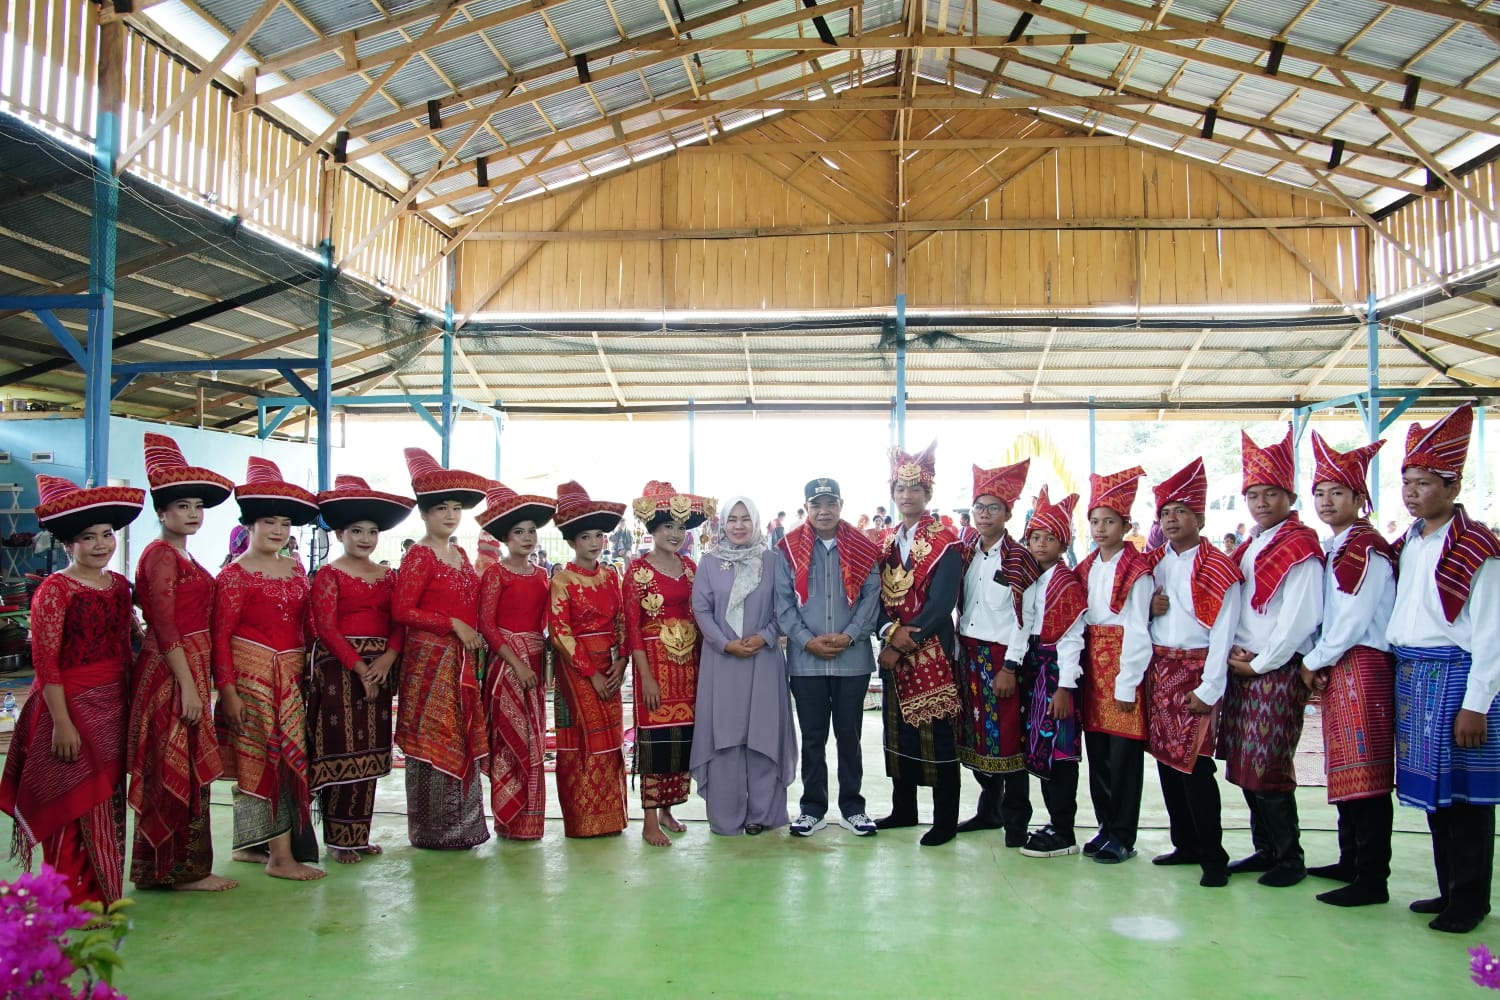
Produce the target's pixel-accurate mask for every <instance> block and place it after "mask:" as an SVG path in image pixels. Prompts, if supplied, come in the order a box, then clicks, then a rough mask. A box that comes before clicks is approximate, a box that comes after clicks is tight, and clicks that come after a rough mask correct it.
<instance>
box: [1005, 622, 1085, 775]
mask: <svg viewBox="0 0 1500 1000" xmlns="http://www.w3.org/2000/svg"><path fill="white" fill-rule="evenodd" d="M1058 680H1059V677H1058V668H1057V647H1056V646H1052V645H1044V644H1043V643H1041V642H1039V641H1037V640H1036V639H1033V640H1032V641H1031V643H1030V646H1029V648H1028V649H1027V651H1026V659H1024V660H1022V661H1021V676H1020V682H1021V714H1022V717H1023V719H1024V720H1025V722H1026V751H1025V753H1026V770H1028V771H1030V772H1031V773H1032V774H1034V775H1036V776H1037V777H1038V778H1050V777H1052V765H1053V764H1055V763H1057V762H1058V761H1067V760H1077V759H1078V758H1079V757H1080V756H1081V752H1080V748H1081V742H1080V739H1079V737H1080V736H1081V735H1082V728H1083V727H1082V721H1083V720H1082V717H1081V713H1080V711H1079V704H1078V699H1077V698H1076V697H1075V698H1074V699H1073V711H1072V714H1070V715H1068V716H1067V717H1066V718H1062V719H1054V718H1053V717H1052V696H1053V695H1055V694H1056V693H1057V688H1058Z"/></svg>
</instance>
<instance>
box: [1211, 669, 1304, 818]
mask: <svg viewBox="0 0 1500 1000" xmlns="http://www.w3.org/2000/svg"><path fill="white" fill-rule="evenodd" d="M1301 665H1302V657H1300V656H1294V657H1292V659H1291V660H1290V661H1289V662H1287V663H1285V664H1283V665H1282V666H1280V667H1278V668H1277V669H1275V670H1272V671H1271V672H1270V673H1266V674H1258V675H1256V676H1254V677H1238V676H1236V675H1234V674H1230V675H1229V686H1228V688H1227V689H1226V690H1225V692H1224V709H1223V712H1222V713H1221V714H1220V716H1219V745H1218V756H1219V759H1220V760H1222V761H1224V776H1225V777H1226V778H1228V779H1229V782H1230V784H1234V785H1238V786H1240V787H1241V788H1243V789H1244V790H1245V791H1247V792H1293V791H1296V790H1297V769H1296V766H1295V764H1294V761H1295V758H1296V755H1297V743H1298V741H1300V740H1301V739H1302V723H1303V720H1304V719H1305V716H1304V715H1303V710H1304V709H1306V708H1307V688H1306V686H1305V685H1303V683H1302V677H1301V675H1300V674H1299V673H1298V672H1297V668H1298V667H1299V666H1301Z"/></svg>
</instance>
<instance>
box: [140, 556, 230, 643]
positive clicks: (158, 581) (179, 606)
mask: <svg viewBox="0 0 1500 1000" xmlns="http://www.w3.org/2000/svg"><path fill="white" fill-rule="evenodd" d="M135 603H136V604H138V605H140V608H141V612H142V614H144V615H145V616H146V627H147V628H149V629H150V630H151V635H152V637H153V638H155V640H156V648H157V650H158V651H159V652H160V653H161V655H163V656H166V655H167V654H168V653H169V652H171V651H172V650H174V649H177V648H178V647H179V646H181V645H182V637H183V636H185V635H192V634H193V633H194V632H207V631H208V619H209V615H210V614H211V613H212V611H213V606H214V577H213V574H212V573H210V572H209V571H208V570H206V569H204V568H203V567H202V566H201V565H199V564H198V561H197V560H196V559H194V558H193V557H192V556H190V555H188V554H187V553H186V552H183V551H182V550H181V549H178V548H175V547H173V546H172V545H169V544H168V543H167V542H164V541H162V540H161V539H160V538H158V539H156V541H154V542H152V543H151V544H150V545H147V546H146V550H145V551H144V552H142V553H141V561H140V563H138V564H137V565H136V568H135Z"/></svg>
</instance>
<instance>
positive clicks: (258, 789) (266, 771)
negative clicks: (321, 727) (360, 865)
mask: <svg viewBox="0 0 1500 1000" xmlns="http://www.w3.org/2000/svg"><path fill="white" fill-rule="evenodd" d="M230 645H231V650H232V655H233V657H234V667H235V687H236V689H238V691H239V694H240V699H241V700H242V701H243V702H244V703H245V725H244V728H243V729H242V731H241V732H240V733H238V734H236V735H233V736H231V737H230V739H231V747H232V750H233V753H234V756H235V764H236V767H235V774H236V780H237V781H238V784H239V788H240V791H242V792H244V793H245V794H246V795H252V796H254V797H255V798H257V799H261V800H263V801H266V802H269V803H271V811H272V814H273V815H274V814H275V813H276V811H277V810H278V809H279V808H280V807H281V803H283V802H290V803H291V805H292V807H293V808H294V809H296V810H297V813H298V818H299V819H300V820H301V821H302V822H303V823H305V822H306V821H307V819H308V817H309V815H310V813H309V809H308V805H309V802H308V789H307V710H306V707H305V705H304V703H303V700H302V687H301V683H302V673H303V671H304V670H305V669H306V666H307V654H306V653H305V652H304V651H302V650H300V649H286V650H281V651H280V652H278V651H276V650H274V649H271V648H269V647H267V646H262V645H261V644H260V643H258V642H251V641H250V640H249V639H242V638H239V637H235V638H234V639H231V640H230ZM283 792H285V793H286V794H283ZM236 839H238V838H236Z"/></svg>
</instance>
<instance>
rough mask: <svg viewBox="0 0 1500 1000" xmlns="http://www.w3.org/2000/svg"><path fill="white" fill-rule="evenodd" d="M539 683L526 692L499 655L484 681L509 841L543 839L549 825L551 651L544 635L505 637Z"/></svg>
mask: <svg viewBox="0 0 1500 1000" xmlns="http://www.w3.org/2000/svg"><path fill="white" fill-rule="evenodd" d="M503 635H504V638H505V641H506V643H507V644H508V645H509V647H510V649H511V651H512V652H514V653H515V654H516V656H518V657H520V658H521V659H522V660H523V661H524V662H525V663H526V665H527V666H528V667H530V668H531V672H532V673H534V674H536V677H537V683H536V685H535V686H533V687H532V689H531V690H530V691H522V690H521V685H520V684H518V683H517V682H516V678H515V675H514V674H513V673H512V672H511V670H510V668H509V667H507V666H506V665H505V662H504V661H503V660H501V659H500V658H499V656H498V655H497V656H494V657H492V658H491V660H490V665H489V671H488V673H486V675H485V678H484V684H485V699H484V700H485V704H486V705H487V706H489V720H490V759H489V772H490V809H491V810H492V811H493V812H494V814H495V833H496V835H497V836H500V837H504V838H505V839H506V840H539V839H541V836H542V831H543V828H544V827H545V825H546V818H547V817H546V812H547V783H546V774H545V761H544V759H543V758H544V755H545V752H546V743H547V695H546V679H547V652H546V646H545V645H544V642H543V639H542V634H541V633H540V632H504V633H503Z"/></svg>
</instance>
